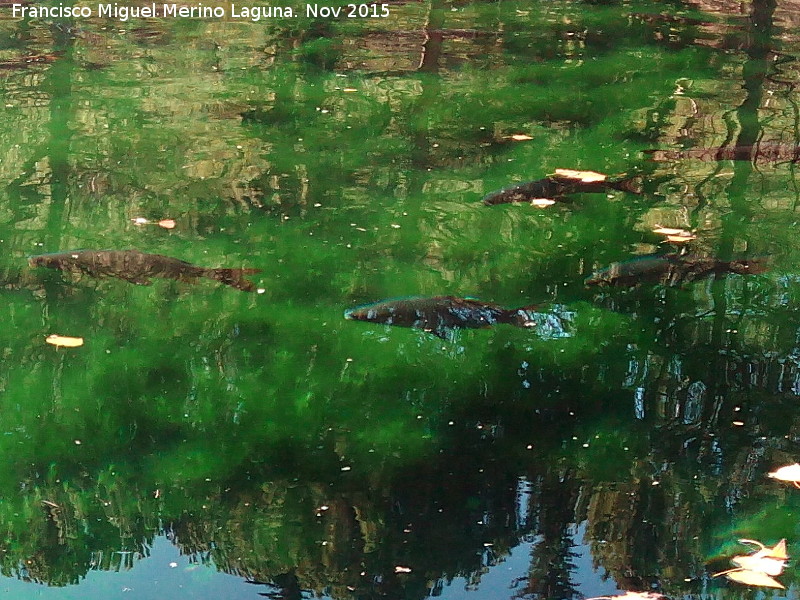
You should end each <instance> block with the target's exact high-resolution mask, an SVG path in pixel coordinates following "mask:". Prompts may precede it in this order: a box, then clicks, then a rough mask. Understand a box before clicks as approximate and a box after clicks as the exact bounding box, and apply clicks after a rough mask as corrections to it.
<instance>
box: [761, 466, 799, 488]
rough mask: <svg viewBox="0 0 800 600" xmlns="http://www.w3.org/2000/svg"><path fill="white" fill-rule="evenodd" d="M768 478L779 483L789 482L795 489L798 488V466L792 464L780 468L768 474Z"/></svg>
mask: <svg viewBox="0 0 800 600" xmlns="http://www.w3.org/2000/svg"><path fill="white" fill-rule="evenodd" d="M768 476H769V477H772V478H773V479H777V480H779V481H790V482H792V483H793V484H794V486H795V487H797V488H800V485H798V483H800V464H797V463H794V464H793V465H787V466H785V467H781V468H780V469H777V470H775V471H773V472H772V473H769V474H768Z"/></svg>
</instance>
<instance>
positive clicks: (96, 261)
mask: <svg viewBox="0 0 800 600" xmlns="http://www.w3.org/2000/svg"><path fill="white" fill-rule="evenodd" d="M28 264H29V265H30V266H31V267H48V268H50V269H59V270H60V271H66V272H70V273H85V274H87V275H90V276H92V277H118V278H120V279H124V280H125V281H129V282H130V283H135V284H138V285H150V283H151V281H150V278H151V277H159V278H162V279H176V280H178V281H193V280H195V279H197V278H199V277H205V278H207V279H213V280H214V281H219V282H220V283H224V284H225V285H229V286H231V287H235V288H236V289H237V290H242V291H243V292H252V291H254V290H255V284H253V282H251V281H248V280H247V279H244V275H251V274H253V273H258V272H260V271H261V269H213V268H206V267H198V266H197V265H193V264H191V263H188V262H186V261H183V260H179V259H177V258H172V257H170V256H163V255H161V254H146V253H144V252H139V251H138V250H74V251H72V252H56V253H53V254H40V255H37V256H31V257H30V258H28Z"/></svg>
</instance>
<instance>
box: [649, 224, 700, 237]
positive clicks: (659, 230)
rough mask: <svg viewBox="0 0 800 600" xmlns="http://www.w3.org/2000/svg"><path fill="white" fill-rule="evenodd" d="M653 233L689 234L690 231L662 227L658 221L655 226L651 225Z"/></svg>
mask: <svg viewBox="0 0 800 600" xmlns="http://www.w3.org/2000/svg"><path fill="white" fill-rule="evenodd" d="M653 233H658V234H660V235H684V234H688V235H691V233H690V232H688V231H686V230H685V229H678V228H677V227H664V226H663V225H659V224H658V223H656V224H655V227H653Z"/></svg>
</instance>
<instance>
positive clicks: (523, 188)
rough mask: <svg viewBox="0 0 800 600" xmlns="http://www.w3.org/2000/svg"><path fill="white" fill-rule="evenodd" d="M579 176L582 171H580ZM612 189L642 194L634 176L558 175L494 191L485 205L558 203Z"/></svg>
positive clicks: (484, 199) (484, 200)
mask: <svg viewBox="0 0 800 600" xmlns="http://www.w3.org/2000/svg"><path fill="white" fill-rule="evenodd" d="M578 173H581V172H580V171H578ZM598 175H600V174H598ZM608 190H618V191H622V192H630V193H633V194H638V193H640V192H639V191H638V189H637V186H636V184H635V182H634V178H632V177H628V178H623V179H615V180H609V179H602V180H599V179H581V178H579V177H574V176H565V175H561V174H559V173H558V172H557V173H555V174H553V175H548V176H547V177H545V178H543V179H537V180H536V181H529V182H527V183H521V184H519V185H515V186H513V187H508V188H505V189H502V190H500V191H497V192H492V193H491V194H487V195H486V196H484V197H483V200H482V202H483V203H484V204H485V205H486V206H494V205H495V204H510V203H513V202H534V201H536V200H544V199H551V200H556V199H559V198H563V197H564V196H568V195H569V194H597V193H603V192H607V191H608ZM551 204H552V203H551Z"/></svg>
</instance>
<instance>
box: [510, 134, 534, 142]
mask: <svg viewBox="0 0 800 600" xmlns="http://www.w3.org/2000/svg"><path fill="white" fill-rule="evenodd" d="M511 139H512V140H514V141H515V142H527V141H528V140H532V139H533V138H532V137H531V136H529V135H525V134H524V133H515V134H514V135H512V136H511Z"/></svg>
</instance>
